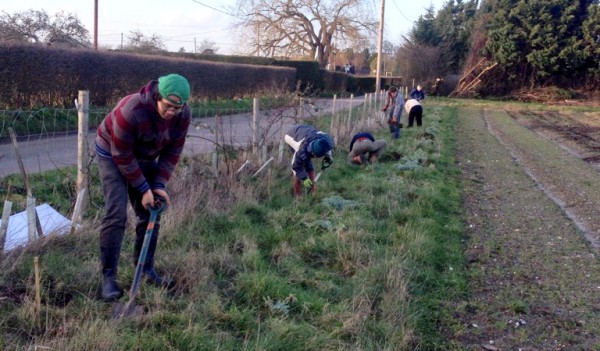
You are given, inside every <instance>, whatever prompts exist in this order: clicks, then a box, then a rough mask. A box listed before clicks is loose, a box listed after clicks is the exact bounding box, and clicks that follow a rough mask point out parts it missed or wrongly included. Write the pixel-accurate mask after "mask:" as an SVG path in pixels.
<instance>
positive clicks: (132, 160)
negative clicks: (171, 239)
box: [96, 74, 192, 301]
mask: <svg viewBox="0 0 600 351" xmlns="http://www.w3.org/2000/svg"><path fill="white" fill-rule="evenodd" d="M189 97H190V85H189V83H188V81H187V79H185V78H184V77H182V76H180V75H178V74H169V75H166V76H163V77H160V78H158V80H153V81H150V82H149V83H148V84H146V85H145V86H144V87H142V88H141V90H140V91H139V92H138V93H135V94H131V95H128V96H126V97H124V98H123V99H122V100H121V101H119V102H118V103H117V106H116V107H115V108H114V109H113V110H112V111H111V112H110V113H108V115H106V117H105V118H104V120H103V121H102V123H101V124H100V126H99V127H98V132H97V135H96V153H97V155H98V157H97V162H98V170H99V173H100V178H101V180H102V190H103V192H104V207H105V210H106V214H105V215H104V217H103V219H102V224H101V226H100V259H101V263H102V298H103V299H104V300H105V301H114V300H116V299H119V298H120V297H121V296H122V295H123V290H122V289H121V288H120V287H119V285H118V284H117V267H118V264H119V255H120V253H121V243H122V241H123V236H124V233H125V227H126V224H127V203H128V202H130V203H131V206H132V208H133V211H134V212H135V215H136V219H137V220H136V226H135V232H136V237H135V244H134V253H133V260H134V261H133V263H134V265H135V264H137V260H138V257H139V255H140V252H141V249H142V244H143V242H144V236H145V234H146V228H147V226H148V222H149V218H150V213H149V212H148V207H149V206H150V207H154V206H155V204H156V202H155V201H156V200H157V198H158V199H164V200H162V201H166V202H167V204H169V203H170V202H171V199H170V198H169V195H168V193H167V191H166V185H167V182H168V181H169V178H170V177H171V174H172V173H173V170H174V169H175V166H176V165H177V162H178V161H179V156H180V155H181V152H182V151H183V145H184V143H185V138H186V135H187V131H188V127H189V125H190V121H191V118H192V113H191V110H190V108H189V106H188V105H187V104H186V103H187V101H188V99H189ZM159 221H160V216H159V219H157V221H156V224H155V226H154V233H153V235H152V238H151V240H150V244H149V247H148V252H147V254H146V261H145V262H144V266H143V274H144V276H145V277H146V278H147V280H148V281H149V282H151V283H153V284H155V285H157V286H163V287H172V284H173V282H172V281H171V280H168V279H165V278H163V277H161V276H160V275H158V273H157V272H156V271H155V269H154V254H155V250H156V244H157V240H158V231H159V227H160V224H159Z"/></svg>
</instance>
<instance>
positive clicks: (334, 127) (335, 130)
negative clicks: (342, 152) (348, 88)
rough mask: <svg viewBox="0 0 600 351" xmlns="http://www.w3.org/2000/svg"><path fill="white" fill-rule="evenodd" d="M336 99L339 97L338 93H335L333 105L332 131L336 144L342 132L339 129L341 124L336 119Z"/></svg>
mask: <svg viewBox="0 0 600 351" xmlns="http://www.w3.org/2000/svg"><path fill="white" fill-rule="evenodd" d="M336 99H337V94H333V103H332V105H331V128H330V129H331V131H332V132H333V142H334V144H336V145H337V143H338V140H339V137H340V134H339V132H338V129H339V128H340V126H339V125H338V124H337V122H336V119H335V107H336V106H335V104H336Z"/></svg>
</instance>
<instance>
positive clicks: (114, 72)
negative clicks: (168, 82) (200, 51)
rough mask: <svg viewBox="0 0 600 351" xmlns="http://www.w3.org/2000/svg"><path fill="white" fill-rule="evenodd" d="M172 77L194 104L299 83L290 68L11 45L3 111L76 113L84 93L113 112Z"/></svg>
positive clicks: (2, 61)
mask: <svg viewBox="0 0 600 351" xmlns="http://www.w3.org/2000/svg"><path fill="white" fill-rule="evenodd" d="M168 73H179V74H181V75H183V76H185V77H186V78H188V80H189V81H190V84H191V86H192V98H191V99H192V100H193V99H205V98H208V99H215V98H233V97H247V96H258V95H261V94H262V93H264V92H265V91H272V90H273V89H282V90H285V91H289V90H291V89H294V86H295V77H296V70H295V69H293V68H289V67H277V66H265V65H241V64H230V63H216V62H208V61H198V60H191V59H182V58H169V57H161V56H150V55H148V56H146V55H138V54H127V53H122V52H110V51H109V52H104V51H101V52H100V51H92V50H77V49H64V48H52V47H43V46H39V45H10V44H9V45H0V81H1V82H2V84H1V85H0V108H5V109H15V108H36V107H62V108H68V107H73V100H74V99H75V98H76V97H77V94H78V91H79V90H89V91H90V100H91V101H90V102H91V104H93V105H96V106H110V105H113V104H115V103H116V102H117V101H118V100H119V99H120V98H122V97H123V96H125V95H127V94H130V93H132V92H134V91H137V90H138V89H139V88H140V87H141V86H142V85H144V84H146V83H147V82H148V81H149V80H151V79H156V78H157V77H159V76H162V75H165V74H168Z"/></svg>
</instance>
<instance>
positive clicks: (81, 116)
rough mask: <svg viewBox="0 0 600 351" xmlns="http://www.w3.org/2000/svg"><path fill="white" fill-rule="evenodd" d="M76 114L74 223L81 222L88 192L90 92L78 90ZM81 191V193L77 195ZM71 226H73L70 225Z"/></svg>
mask: <svg viewBox="0 0 600 351" xmlns="http://www.w3.org/2000/svg"><path fill="white" fill-rule="evenodd" d="M78 102H80V103H79V104H78V106H77V116H78V126H77V127H78V131H77V202H78V203H76V206H75V207H76V208H77V206H79V207H78V210H79V212H78V213H77V217H76V216H75V213H74V216H73V220H75V221H76V223H75V224H79V223H81V221H82V220H83V213H84V212H85V210H86V209H87V205H88V196H87V194H88V192H87V191H86V189H87V187H88V181H89V169H88V168H87V164H88V142H87V135H88V132H89V113H90V92H89V91H87V90H80V91H79V96H78ZM79 193H82V194H83V195H81V196H80V195H79ZM72 228H73V227H72Z"/></svg>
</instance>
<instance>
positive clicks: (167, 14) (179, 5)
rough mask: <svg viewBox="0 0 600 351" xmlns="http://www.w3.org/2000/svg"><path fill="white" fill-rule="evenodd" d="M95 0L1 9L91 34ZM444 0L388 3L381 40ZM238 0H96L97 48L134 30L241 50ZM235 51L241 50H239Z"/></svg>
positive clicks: (37, 0) (177, 42)
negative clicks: (63, 21)
mask: <svg viewBox="0 0 600 351" xmlns="http://www.w3.org/2000/svg"><path fill="white" fill-rule="evenodd" d="M94 2H95V1H94V0H20V1H16V0H4V1H2V5H0V11H2V12H7V13H9V14H14V13H17V12H23V11H27V10H29V9H33V10H44V11H46V13H47V14H48V15H51V16H52V15H55V14H56V13H57V12H60V11H65V12H70V13H74V14H76V15H77V17H78V18H79V20H80V21H81V22H82V23H83V25H84V26H85V27H86V29H87V30H88V31H89V32H90V40H91V41H93V35H94ZM446 2H447V0H386V1H385V12H384V13H385V18H384V40H387V41H390V42H392V43H393V44H396V45H397V44H399V43H400V41H401V35H406V34H408V32H409V31H410V29H411V28H412V27H413V24H414V22H415V21H416V20H418V18H419V16H421V15H424V14H425V13H426V9H427V8H428V7H429V6H433V7H434V9H435V11H437V10H439V9H440V8H441V7H442V6H443V4H444V3H446ZM373 3H374V6H373V7H374V11H376V12H377V13H376V15H375V16H374V17H375V18H377V19H378V18H379V8H380V4H381V3H380V2H379V0H373ZM235 4H236V0H162V1H157V0H98V45H99V47H100V48H106V47H110V48H118V47H120V45H121V43H122V42H123V43H125V44H126V43H127V36H128V35H129V33H130V32H132V31H139V32H141V33H143V34H144V35H146V36H148V37H150V36H152V35H154V34H156V35H158V36H159V37H160V38H161V39H162V40H163V42H164V43H165V45H166V46H167V49H168V50H169V51H178V50H179V49H180V48H182V47H183V48H184V49H185V51H186V52H193V51H194V42H196V44H197V45H200V43H202V42H203V41H210V42H213V43H214V46H215V47H216V48H218V50H217V53H218V54H224V55H227V54H235V53H236V51H239V43H238V41H237V39H236V37H237V34H236V32H235V31H234V30H233V29H232V23H233V22H234V21H235V18H234V17H232V16H230V15H227V14H226V13H231V8H234V7H235ZM237 53H239V52H237Z"/></svg>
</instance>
